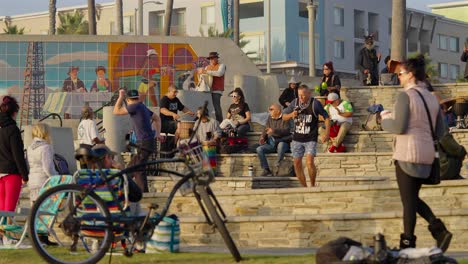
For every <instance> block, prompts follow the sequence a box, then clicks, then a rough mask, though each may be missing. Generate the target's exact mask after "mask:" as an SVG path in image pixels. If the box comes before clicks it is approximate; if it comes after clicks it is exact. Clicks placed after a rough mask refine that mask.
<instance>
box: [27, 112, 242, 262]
mask: <svg viewBox="0 0 468 264" xmlns="http://www.w3.org/2000/svg"><path fill="white" fill-rule="evenodd" d="M206 105H207V103H205V106H204V107H206ZM197 129H198V127H196V128H195V129H194V130H195V132H196V130H197ZM193 135H195V133H193ZM193 135H192V137H191V138H190V140H188V142H189V143H187V144H181V145H180V146H179V147H178V148H177V149H176V150H174V151H173V152H174V153H175V157H174V158H171V159H160V160H153V161H148V162H146V163H144V164H139V165H135V166H132V167H129V168H126V169H124V170H121V171H116V170H107V169H103V168H102V159H103V157H104V155H105V153H101V152H99V151H96V150H89V149H88V150H86V152H80V151H77V154H76V155H75V157H76V158H77V159H85V160H86V161H87V162H90V163H94V164H96V165H97V169H96V170H81V171H79V172H78V173H77V175H76V181H75V183H74V184H66V185H60V186H57V187H54V188H51V189H49V190H48V191H46V192H44V193H43V194H42V195H41V196H40V197H39V198H38V199H37V201H36V202H35V204H34V206H33V208H32V212H31V215H30V219H29V220H30V221H29V223H30V224H29V234H30V238H31V240H32V244H33V247H34V249H35V250H36V251H37V252H38V253H39V255H40V256H41V257H42V258H43V259H44V260H45V261H47V262H48V263H97V262H98V261H99V260H101V259H102V258H103V257H104V256H105V254H106V253H107V252H109V249H111V250H110V252H111V256H112V251H113V246H112V247H111V244H112V243H115V242H116V241H121V240H123V239H125V240H126V241H127V242H128V247H127V248H126V249H125V251H124V255H126V256H128V257H130V256H132V254H133V252H134V249H135V247H136V245H137V244H138V243H140V242H143V243H144V242H146V241H148V240H149V239H150V238H151V236H152V233H153V231H154V229H155V227H156V226H157V225H158V224H159V223H160V222H161V220H162V219H163V217H164V216H166V214H167V212H168V210H169V207H170V205H171V202H172V200H173V198H174V195H175V194H176V192H177V191H178V190H179V189H181V187H182V188H184V187H186V186H187V185H188V184H190V185H191V190H192V191H193V193H194V197H195V199H196V200H197V202H198V204H199V206H200V208H201V210H202V212H203V215H204V216H205V218H206V221H207V222H208V224H210V225H214V226H215V227H216V228H217V229H218V231H219V232H220V234H221V236H222V238H223V240H224V242H225V244H226V246H227V247H228V249H229V251H230V252H231V254H232V256H233V257H234V259H235V260H236V261H240V260H241V255H240V253H239V251H238V249H237V247H236V244H235V243H234V241H233V239H232V237H231V235H230V233H229V231H228V229H227V228H226V225H225V222H226V214H225V213H224V211H223V209H222V208H221V205H220V203H219V202H218V200H217V199H216V196H215V194H214V193H213V191H212V189H211V188H210V184H211V183H212V182H213V181H214V175H213V172H212V170H211V168H210V167H209V161H208V160H207V157H206V156H205V155H204V154H203V151H202V147H201V145H200V144H199V143H194V142H193V141H192V140H193ZM81 151H83V150H81ZM157 164H159V165H162V164H179V165H182V167H184V171H182V172H180V171H179V170H173V169H166V167H170V168H173V167H175V166H158V168H159V170H160V171H161V172H166V173H168V174H170V175H174V176H177V177H180V180H179V181H178V182H177V183H176V184H175V185H174V187H173V189H172V190H171V192H170V193H169V196H168V198H167V201H166V203H165V205H164V207H163V208H162V210H161V212H158V213H155V210H156V209H157V207H158V206H157V205H156V204H151V205H150V206H149V211H148V213H147V214H146V215H137V216H135V215H132V214H131V213H130V207H131V203H130V202H129V199H128V197H129V195H130V193H129V191H128V183H129V181H128V178H127V175H128V174H130V173H132V172H135V171H145V168H146V167H147V166H152V165H157ZM177 167H179V166H177ZM83 177H84V178H85V179H86V182H87V184H85V185H83V184H80V181H82V179H83ZM80 179H81V180H80ZM103 187H104V188H103ZM103 189H105V190H107V192H106V191H103ZM45 234H46V235H51V236H52V237H54V238H55V239H56V240H58V241H57V242H58V244H59V246H57V247H51V246H46V245H44V244H43V243H41V240H40V238H41V236H44V235H45Z"/></svg>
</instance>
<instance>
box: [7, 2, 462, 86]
mask: <svg viewBox="0 0 468 264" xmlns="http://www.w3.org/2000/svg"><path fill="white" fill-rule="evenodd" d="M222 2H223V0H177V1H174V12H173V16H172V21H171V35H175V36H207V35H208V29H209V28H213V29H216V30H217V31H218V32H223V31H224V26H223V17H222V14H221V11H220V10H221V8H222V4H223V3H222ZM269 2H270V18H271V20H270V21H271V28H270V29H268V28H267V19H268V14H267V10H268V8H267V6H266V3H268V1H264V0H240V15H239V16H240V23H239V24H240V32H241V33H242V35H243V38H242V40H245V41H247V42H248V43H247V44H246V45H245V46H244V47H243V51H244V52H245V53H247V54H248V56H249V57H250V58H251V59H252V60H253V61H254V62H255V63H256V64H257V66H258V68H260V69H261V70H263V71H265V70H266V50H267V48H266V47H267V32H268V31H270V32H271V70H272V72H277V73H286V74H289V75H290V74H301V73H302V74H304V75H305V74H307V72H308V70H309V48H308V46H309V41H308V12H307V3H308V0H270V1H269ZM467 2H468V1H462V3H465V5H466V3H467ZM314 4H315V5H316V6H317V8H316V13H317V14H316V19H315V36H314V41H315V60H316V61H315V68H316V71H317V73H318V74H320V73H321V68H322V66H321V65H322V64H323V63H325V62H327V61H333V63H334V65H335V69H336V70H337V71H338V72H339V73H340V74H341V75H342V77H348V78H353V77H354V76H355V74H356V62H357V56H358V54H359V50H360V49H361V48H362V47H363V44H364V36H365V35H366V34H369V33H371V34H374V35H375V39H376V41H375V45H376V47H377V50H378V51H379V52H380V53H381V54H382V58H385V57H386V56H387V55H389V54H390V45H391V24H392V18H391V13H392V12H391V9H392V0H380V1H371V0H353V1H346V0H315V1H314ZM435 6H436V7H437V6H438V5H435ZM431 7H434V6H431ZM436 9H437V8H435V7H434V8H433V10H436ZM439 9H440V10H442V8H439ZM439 9H437V10H439ZM451 9H452V7H451ZM74 10H83V11H84V10H86V6H80V7H72V8H66V9H59V10H58V12H72V11H74ZM444 10H445V9H444ZM138 11H139V10H138V1H135V0H124V1H123V17H124V34H126V35H133V34H135V35H136V32H138V29H137V27H138V23H137V20H138V19H137V18H138ZM164 12H165V5H164V4H162V3H161V2H159V1H146V0H145V1H144V4H143V30H142V32H143V34H144V35H150V36H155V35H163V34H162V33H163V24H164ZM453 12H455V11H453ZM97 14H98V19H97V32H98V34H99V35H113V34H115V32H116V31H115V30H114V27H115V23H114V21H115V13H114V3H113V2H112V3H107V4H101V5H99V6H98V8H97ZM1 19H2V18H1V17H0V20H1ZM3 19H5V17H3ZM8 19H9V20H10V21H11V23H12V24H14V25H18V26H19V27H20V28H21V27H24V28H25V29H26V32H25V34H45V33H47V32H48V14H47V12H43V13H40V14H39V13H38V14H30V15H21V16H12V17H10V18H8ZM57 21H58V20H57ZM407 23H408V34H407V47H408V54H411V53H414V52H422V53H427V54H429V56H430V57H431V58H432V63H434V64H435V65H436V66H437V71H438V72H439V75H440V80H441V81H443V82H449V81H454V80H455V79H456V77H458V76H459V75H461V71H462V70H463V63H462V62H461V61H460V60H459V53H460V52H461V51H462V50H463V43H464V42H465V41H466V36H468V24H467V23H465V22H462V21H456V20H453V19H449V18H445V17H444V16H442V15H437V14H433V13H427V12H423V11H419V10H414V9H408V10H407ZM31 25H35V26H34V27H33V26H31ZM219 52H220V53H221V56H222V51H219ZM383 67H384V65H383V59H382V62H381V63H380V68H383Z"/></svg>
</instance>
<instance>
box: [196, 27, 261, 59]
mask: <svg viewBox="0 0 468 264" xmlns="http://www.w3.org/2000/svg"><path fill="white" fill-rule="evenodd" d="M199 31H200V35H201V36H202V37H209V38H230V37H231V36H232V33H233V32H234V30H233V29H232V28H228V29H227V30H226V31H224V32H219V30H217V29H216V28H215V27H213V26H211V27H209V28H208V30H207V34H206V35H205V32H204V31H203V29H202V28H200V29H199ZM244 37H245V35H244V34H240V36H239V48H241V49H242V48H244V47H245V45H247V44H248V43H249V41H248V40H245V39H243V38H244ZM248 54H253V53H251V52H250V53H248Z"/></svg>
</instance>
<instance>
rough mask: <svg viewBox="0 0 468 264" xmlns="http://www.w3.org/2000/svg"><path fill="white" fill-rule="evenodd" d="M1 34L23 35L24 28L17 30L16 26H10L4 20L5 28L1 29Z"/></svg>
mask: <svg viewBox="0 0 468 264" xmlns="http://www.w3.org/2000/svg"><path fill="white" fill-rule="evenodd" d="M3 32H5V34H10V35H23V34H24V28H18V26H17V25H10V23H8V22H7V21H6V20H5V28H4V29H3Z"/></svg>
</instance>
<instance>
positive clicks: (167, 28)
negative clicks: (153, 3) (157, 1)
mask: <svg viewBox="0 0 468 264" xmlns="http://www.w3.org/2000/svg"><path fill="white" fill-rule="evenodd" d="M173 6H174V0H167V3H166V13H165V17H164V35H165V36H170V35H171V20H172V7H173Z"/></svg>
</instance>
